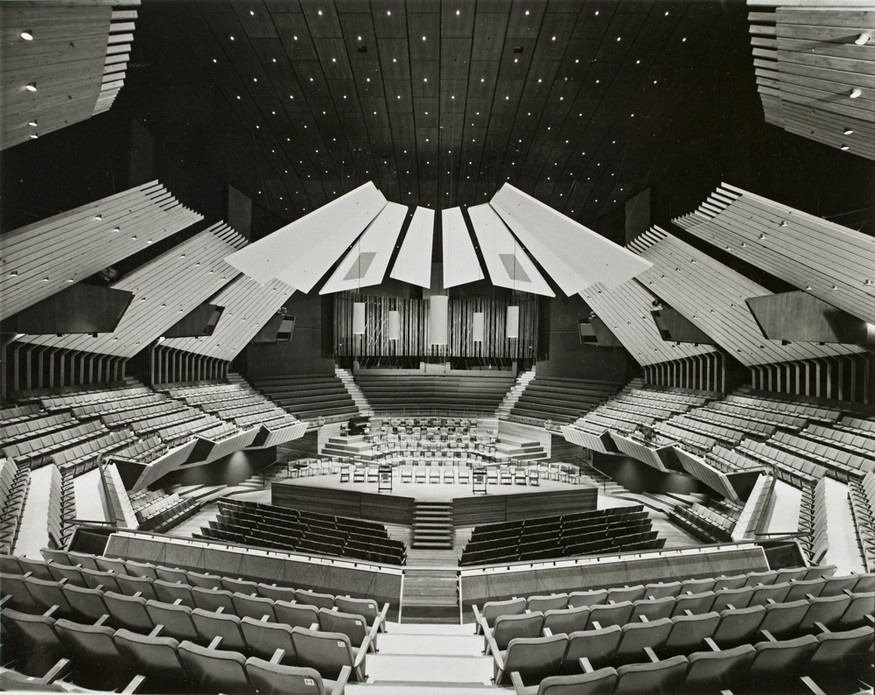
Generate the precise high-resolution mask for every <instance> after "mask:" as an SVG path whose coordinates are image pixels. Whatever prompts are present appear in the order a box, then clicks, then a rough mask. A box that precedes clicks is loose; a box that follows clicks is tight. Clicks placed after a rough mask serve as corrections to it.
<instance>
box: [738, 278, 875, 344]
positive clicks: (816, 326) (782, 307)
mask: <svg viewBox="0 0 875 695" xmlns="http://www.w3.org/2000/svg"><path fill="white" fill-rule="evenodd" d="M745 301H746V302H747V305H748V307H749V308H750V310H751V313H752V314H753V316H754V318H755V319H756V321H757V324H759V327H760V330H761V331H762V332H763V335H764V336H765V337H766V338H768V339H769V340H787V341H791V342H799V343H848V344H854V343H856V344H859V345H866V344H875V340H872V338H871V336H870V333H871V332H872V331H871V330H870V329H869V325H868V324H867V323H866V322H865V321H863V320H862V319H859V318H857V317H856V316H852V315H851V314H848V313H846V312H844V311H842V310H841V309H837V308H836V307H834V306H833V305H832V304H827V303H826V302H824V301H822V300H820V299H818V298H817V297H815V296H813V295H810V294H808V293H807V292H803V291H802V290H798V291H796V292H782V293H781V294H770V295H766V296H765V297H751V298H750V299H747V300H745Z"/></svg>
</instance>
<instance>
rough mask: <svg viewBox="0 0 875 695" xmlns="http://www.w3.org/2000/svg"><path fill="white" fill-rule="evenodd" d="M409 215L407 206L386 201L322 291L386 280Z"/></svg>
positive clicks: (334, 290) (353, 287)
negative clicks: (393, 253)
mask: <svg viewBox="0 0 875 695" xmlns="http://www.w3.org/2000/svg"><path fill="white" fill-rule="evenodd" d="M406 214H407V206H406V205H399V204H398V203H386V207H384V208H383V210H382V211H381V212H380V214H379V215H377V217H376V218H375V219H374V221H373V222H371V224H370V226H369V227H368V228H367V229H366V230H365V233H364V234H362V235H361V236H360V237H359V239H358V241H357V242H356V243H355V244H354V245H353V247H352V248H351V249H350V250H349V253H347V254H346V257H345V258H344V259H343V260H342V261H341V263H340V265H339V266H337V269H336V270H335V271H334V273H333V274H332V275H331V277H330V278H329V279H328V282H326V283H325V284H324V285H323V286H322V289H321V290H319V294H328V293H331V292H344V291H347V290H355V289H358V288H359V287H371V286H373V285H379V284H380V283H381V282H383V277H384V276H385V275H386V268H388V267H389V260H390V259H391V258H392V250H393V249H394V247H395V241H396V240H397V239H398V234H400V233H401V227H403V226H404V216H405V215H406Z"/></svg>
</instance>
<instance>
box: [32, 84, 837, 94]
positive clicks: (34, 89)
mask: <svg viewBox="0 0 875 695" xmlns="http://www.w3.org/2000/svg"><path fill="white" fill-rule="evenodd" d="M24 88H25V89H26V90H27V91H28V92H35V91H36V82H31V83H29V84H26V85H24ZM851 98H853V97H851Z"/></svg>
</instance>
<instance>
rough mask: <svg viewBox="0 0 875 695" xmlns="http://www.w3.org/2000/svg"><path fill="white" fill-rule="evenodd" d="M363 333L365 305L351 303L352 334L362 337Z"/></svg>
mask: <svg viewBox="0 0 875 695" xmlns="http://www.w3.org/2000/svg"><path fill="white" fill-rule="evenodd" d="M364 332H365V303H364V302H353V305H352V333H353V335H364Z"/></svg>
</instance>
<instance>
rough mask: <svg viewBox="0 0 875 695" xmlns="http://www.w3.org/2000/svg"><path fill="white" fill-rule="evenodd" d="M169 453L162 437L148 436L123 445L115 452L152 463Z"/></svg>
mask: <svg viewBox="0 0 875 695" xmlns="http://www.w3.org/2000/svg"><path fill="white" fill-rule="evenodd" d="M165 453H167V445H166V444H165V443H164V442H163V441H161V438H160V437H156V436H153V437H146V438H145V439H138V440H137V441H136V442H134V443H133V444H130V445H128V446H126V447H122V448H121V449H119V450H118V451H115V452H113V454H114V455H115V456H118V457H120V458H124V459H130V460H132V461H139V462H141V463H151V462H152V461H154V460H155V459H157V458H160V457H161V456H163V455H164V454H165Z"/></svg>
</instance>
